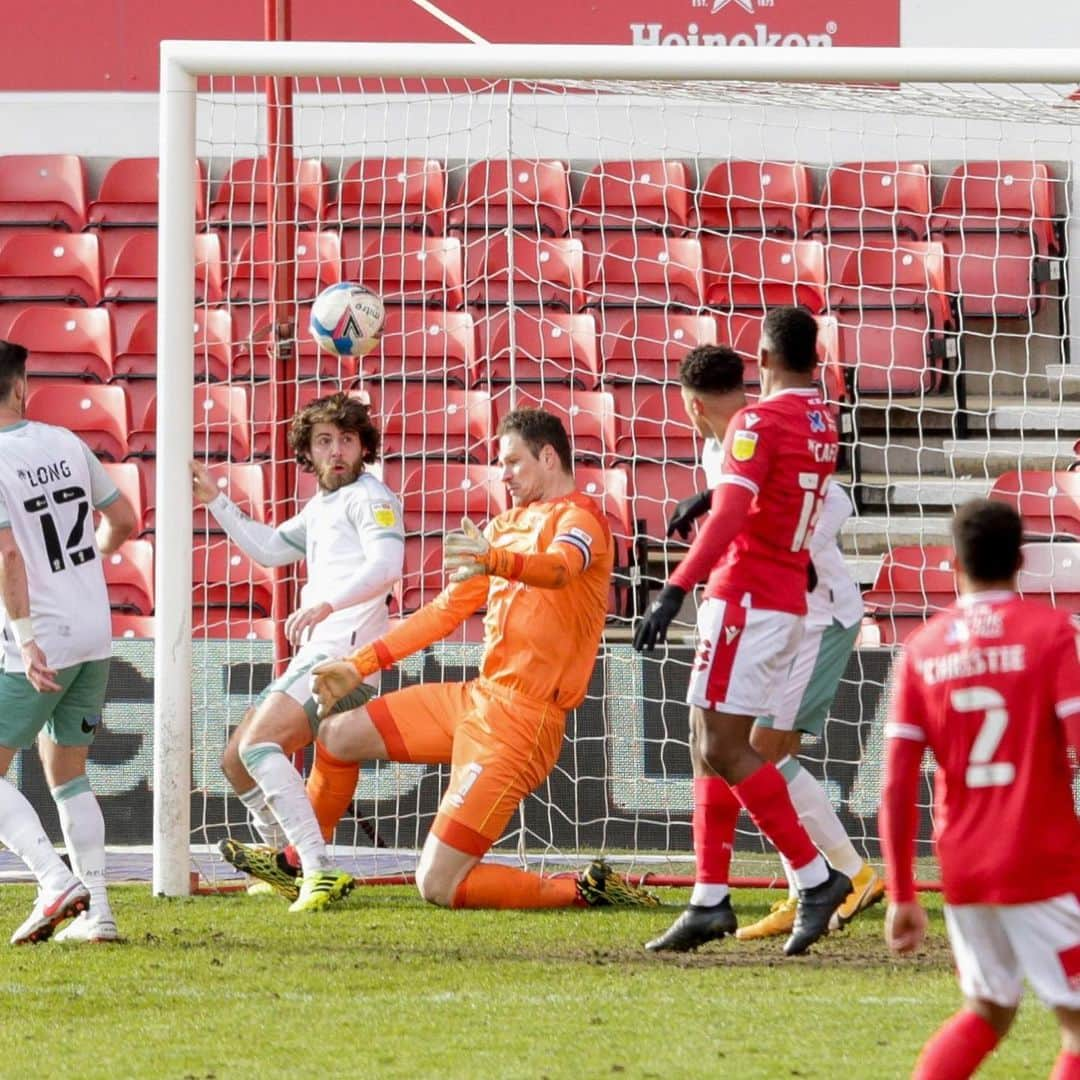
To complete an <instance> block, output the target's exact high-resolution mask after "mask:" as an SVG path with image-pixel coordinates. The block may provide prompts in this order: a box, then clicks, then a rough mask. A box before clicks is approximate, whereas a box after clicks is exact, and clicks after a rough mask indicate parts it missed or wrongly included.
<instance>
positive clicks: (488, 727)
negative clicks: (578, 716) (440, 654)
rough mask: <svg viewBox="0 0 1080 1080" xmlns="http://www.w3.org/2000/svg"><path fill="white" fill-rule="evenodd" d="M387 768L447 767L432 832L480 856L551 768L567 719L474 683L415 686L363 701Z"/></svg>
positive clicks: (544, 705) (490, 686) (506, 692)
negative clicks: (400, 765)
mask: <svg viewBox="0 0 1080 1080" xmlns="http://www.w3.org/2000/svg"><path fill="white" fill-rule="evenodd" d="M367 713H368V716H370V717H371V721H372V723H373V724H374V725H375V728H376V729H377V730H378V732H379V735H380V736H382V740H383V742H384V743H385V745H386V750H387V753H388V754H389V757H390V760H391V761H404V762H412V763H417V764H426V765H437V764H444V763H446V762H449V763H450V784H449V786H448V787H447V789H446V793H445V794H444V795H443V799H442V802H441V803H440V804H439V812H438V815H437V816H436V818H435V824H434V825H433V826H432V832H433V833H434V834H435V835H436V836H437V837H438V838H439V839H440V840H442V841H443V843H445V844H449V845H450V847H452V848H456V849H457V850H458V851H464V852H467V853H468V854H470V855H477V856H479V855H483V854H484V853H485V852H486V851H487V849H488V848H489V847H491V845H492V844H493V843H495V841H496V840H498V839H499V837H500V836H501V835H502V833H503V830H504V829H505V828H506V825H507V822H509V820H510V818H511V817H512V816H513V813H514V811H515V810H516V809H517V806H518V803H519V802H521V800H522V799H523V798H524V797H525V796H526V795H528V794H529V793H530V792H531V791H533V790H535V789H536V788H537V787H539V786H540V784H542V783H543V782H544V781H545V780H546V779H547V778H548V776H549V775H550V774H551V770H552V769H554V768H555V762H556V761H558V760H559V753H560V751H561V749H562V740H563V734H564V731H565V729H566V713H565V712H564V711H563V710H562V709H560V708H558V707H557V706H556V705H553V704H550V703H546V702H540V701H534V700H532V699H531V698H524V697H522V696H521V695H519V694H515V693H512V692H511V691H509V690H505V689H504V688H502V687H500V686H497V685H495V684H493V683H490V682H487V681H486V680H483V679H476V680H473V681H472V682H467V683H420V684H418V685H416V686H408V687H406V688H405V689H404V690H395V691H393V692H392V693H389V694H386V695H385V696H383V697H377V698H375V699H374V700H372V701H370V702H368V705H367Z"/></svg>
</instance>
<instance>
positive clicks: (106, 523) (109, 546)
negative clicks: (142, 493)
mask: <svg viewBox="0 0 1080 1080" xmlns="http://www.w3.org/2000/svg"><path fill="white" fill-rule="evenodd" d="M137 525H138V520H137V518H136V517H135V508H134V507H133V506H132V505H131V503H130V502H129V501H128V498H127V496H126V495H123V494H120V495H118V496H117V498H115V499H114V500H113V501H112V502H111V503H109V505H108V506H106V507H103V508H102V510H101V521H100V522H98V527H97V530H96V531H95V535H94V538H95V539H96V540H97V546H98V551H100V552H101V554H102V555H111V554H112V553H113V552H114V551H116V550H117V549H118V548H119V547H120V545H121V544H122V543H124V541H125V540H127V539H129V538H130V537H131V536H132V535H133V534H134V532H135V528H136V526H137Z"/></svg>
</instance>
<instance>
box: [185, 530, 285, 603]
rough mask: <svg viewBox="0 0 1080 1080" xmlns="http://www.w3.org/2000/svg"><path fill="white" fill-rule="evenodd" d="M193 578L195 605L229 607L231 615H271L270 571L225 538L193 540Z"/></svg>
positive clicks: (271, 580)
mask: <svg viewBox="0 0 1080 1080" xmlns="http://www.w3.org/2000/svg"><path fill="white" fill-rule="evenodd" d="M192 579H193V584H194V605H195V607H196V608H199V607H204V608H214V607H219V608H230V609H231V610H232V613H233V614H234V615H240V614H241V612H244V613H245V614H248V615H250V616H259V615H261V616H263V617H269V616H270V614H271V611H272V608H273V596H274V579H273V577H272V575H271V573H270V571H269V570H268V569H266V567H264V566H260V565H259V564H258V563H257V562H254V561H253V560H251V559H249V558H248V557H247V556H246V555H245V554H244V553H243V551H241V550H240V548H239V547H237V546H236V545H235V544H232V543H230V542H229V541H228V540H212V541H210V542H209V543H201V542H196V544H195V547H194V549H193V551H192Z"/></svg>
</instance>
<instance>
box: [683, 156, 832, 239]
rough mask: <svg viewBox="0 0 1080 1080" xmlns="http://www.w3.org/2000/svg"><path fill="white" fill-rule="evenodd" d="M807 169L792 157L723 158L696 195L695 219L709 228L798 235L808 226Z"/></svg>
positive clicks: (808, 186)
mask: <svg viewBox="0 0 1080 1080" xmlns="http://www.w3.org/2000/svg"><path fill="white" fill-rule="evenodd" d="M810 203H811V183H810V170H809V169H808V168H807V167H806V166H805V165H800V164H798V163H797V162H793V161H725V162H721V163H720V164H719V165H717V166H715V167H714V168H713V169H712V170H711V171H710V173H709V175H708V176H707V177H706V179H705V184H704V186H703V187H702V189H701V193H700V194H699V196H698V211H697V217H696V221H697V223H698V224H700V226H701V228H702V229H708V230H710V231H713V232H735V233H781V234H784V235H787V236H794V237H799V236H802V235H803V234H804V233H805V232H806V230H807V229H808V228H809V227H810Z"/></svg>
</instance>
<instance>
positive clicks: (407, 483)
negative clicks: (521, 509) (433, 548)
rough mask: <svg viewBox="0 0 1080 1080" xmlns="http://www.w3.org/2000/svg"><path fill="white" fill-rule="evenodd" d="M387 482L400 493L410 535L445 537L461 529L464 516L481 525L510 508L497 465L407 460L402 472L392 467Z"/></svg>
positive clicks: (404, 517)
mask: <svg viewBox="0 0 1080 1080" xmlns="http://www.w3.org/2000/svg"><path fill="white" fill-rule="evenodd" d="M389 464H390V463H388V465H389ZM384 479H385V481H386V485H387V487H389V488H390V489H391V490H392V491H396V492H398V493H399V494H400V498H401V512H402V516H403V519H404V526H405V531H406V532H407V533H425V534H431V535H434V534H438V535H441V534H443V533H445V532H447V531H448V530H451V529H456V528H458V527H459V526H460V524H461V519H462V518H463V517H469V518H472V519H473V521H475V522H476V523H477V524H478V525H479V524H482V523H484V522H486V521H489V520H490V519H491V518H493V517H495V516H496V515H498V514H501V513H502V512H503V511H504V510H506V509H507V508H508V506H509V505H510V503H509V500H508V498H507V494H506V486H505V485H504V484H503V482H502V470H501V469H500V468H498V466H495V465H466V464H464V463H462V462H457V461H434V460H428V461H417V462H413V461H406V462H403V463H402V467H401V469H400V471H397V470H390V469H389V468H388V469H387V471H386V473H385V475H384Z"/></svg>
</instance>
